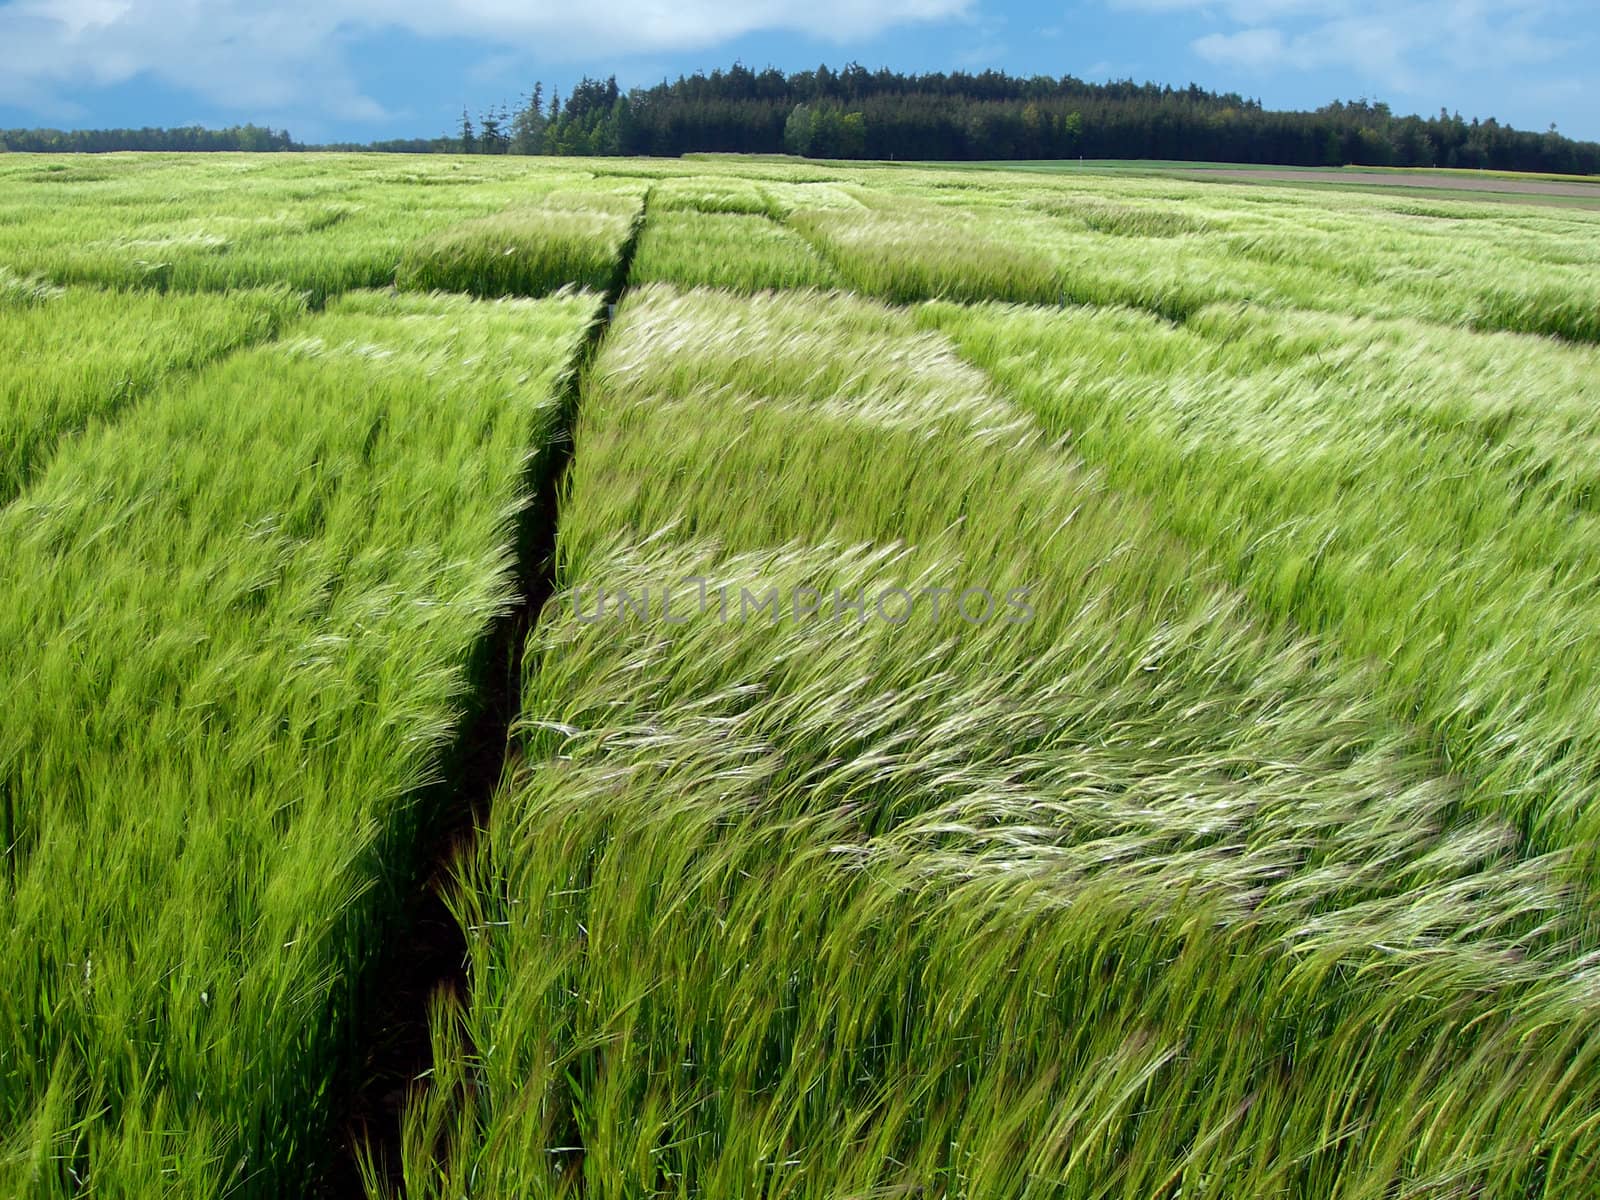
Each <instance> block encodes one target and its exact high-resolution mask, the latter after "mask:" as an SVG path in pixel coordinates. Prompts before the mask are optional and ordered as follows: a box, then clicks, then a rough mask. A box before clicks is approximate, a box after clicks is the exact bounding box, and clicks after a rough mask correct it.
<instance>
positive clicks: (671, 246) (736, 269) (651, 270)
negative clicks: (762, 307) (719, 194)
mask: <svg viewBox="0 0 1600 1200" xmlns="http://www.w3.org/2000/svg"><path fill="white" fill-rule="evenodd" d="M633 278H634V280H635V281H637V282H639V283H673V284H677V285H678V286H680V287H718V288H727V289H729V290H731V291H736V292H752V291H760V290H763V289H766V288H805V287H810V288H819V289H827V288H833V287H838V286H840V279H839V276H838V274H837V273H836V272H835V271H834V270H833V268H832V267H830V266H829V265H828V264H827V263H826V262H824V261H823V260H822V259H821V258H820V257H818V255H817V253H816V252H815V251H814V250H812V248H811V247H810V246H809V245H807V244H806V242H805V241H804V240H803V239H802V238H800V237H799V236H798V235H797V234H795V233H794V232H792V231H790V230H788V229H785V228H784V227H783V226H781V225H778V224H775V223H774V222H772V221H771V220H769V219H767V218H766V217H765V216H755V215H749V214H744V213H726V214H725V213H703V212H698V211H691V210H683V209H677V210H668V211H666V212H663V213H660V214H659V215H658V216H656V217H654V218H653V219H652V220H651V221H650V222H649V223H648V224H647V225H646V227H645V232H644V236H643V237H642V238H641V239H640V242H639V255H638V258H637V259H635V260H634V264H633Z"/></svg>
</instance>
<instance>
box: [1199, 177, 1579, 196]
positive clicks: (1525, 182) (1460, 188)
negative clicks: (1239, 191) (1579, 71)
mask: <svg viewBox="0 0 1600 1200" xmlns="http://www.w3.org/2000/svg"><path fill="white" fill-rule="evenodd" d="M1185 174H1188V175H1190V176H1192V177H1194V178H1199V179H1217V178H1226V179H1250V180H1255V181H1257V182H1263V181H1269V180H1270V181H1272V182H1276V183H1354V184H1360V185H1361V186H1363V187H1366V186H1375V187H1410V188H1443V189H1447V190H1449V191H1457V192H1509V193H1512V194H1515V195H1524V196H1582V197H1584V198H1585V199H1588V200H1596V201H1600V182H1596V183H1559V182H1557V181H1556V180H1553V179H1499V178H1495V177H1493V176H1485V177H1483V178H1472V177H1470V176H1466V175H1424V174H1409V173H1408V174H1404V175H1399V174H1396V175H1390V174H1388V173H1387V172H1382V171H1234V170H1227V169H1222V170H1203V171H1189V172H1185Z"/></svg>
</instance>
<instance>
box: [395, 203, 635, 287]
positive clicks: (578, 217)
mask: <svg viewBox="0 0 1600 1200" xmlns="http://www.w3.org/2000/svg"><path fill="white" fill-rule="evenodd" d="M642 204H643V189H634V190H632V192H631V194H630V193H628V192H620V193H619V192H604V193H583V192H578V193H560V192H557V193H554V194H552V195H551V196H549V197H547V198H546V199H545V201H544V203H543V204H541V205H540V206H538V207H533V208H521V209H513V210H510V211H508V212H504V213H498V214H496V215H495V216H492V217H483V218H479V219H478V220H475V221H470V222H468V223H466V224H464V225H461V226H458V227H455V228H452V229H448V230H445V231H443V232H441V233H439V234H437V235H435V236H434V237H432V238H427V239H424V240H422V241H420V242H417V243H415V244H414V245H413V246H412V247H411V248H410V249H409V250H407V252H406V255H405V258H404V259H403V260H402V261H401V263H400V269H399V272H398V273H397V275H396V280H395V282H396V285H397V286H399V287H400V288H402V289H408V290H417V291H454V292H468V293H471V294H472V295H475V296H507V295H520V296H542V295H546V294H548V293H550V292H554V291H557V290H559V289H560V288H563V287H566V286H568V285H572V284H576V285H577V286H579V287H587V288H590V289H592V290H595V291H601V292H603V291H605V290H606V289H607V288H609V287H610V285H611V282H612V277H613V275H614V274H615V273H616V264H617V260H618V258H619V256H620V255H621V252H622V245H623V243H624V242H625V241H626V240H627V239H628V237H629V235H630V234H631V233H632V232H633V230H634V227H635V226H636V225H637V224H638V221H639V220H640V219H642V218H641V212H642V208H641V206H642Z"/></svg>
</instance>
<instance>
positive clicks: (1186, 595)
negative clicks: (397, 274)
mask: <svg viewBox="0 0 1600 1200" xmlns="http://www.w3.org/2000/svg"><path fill="white" fill-rule="evenodd" d="M569 477H570V481H571V482H570V494H569V497H568V499H567V501H566V503H565V505H564V508H563V519H562V523H561V529H560V543H559V551H560V560H559V561H560V573H559V577H558V582H559V583H560V585H561V588H562V590H561V592H560V593H559V594H558V595H557V596H556V597H555V598H554V599H552V601H551V602H550V604H549V605H547V607H546V609H545V612H544V615H543V619H542V620H541V622H540V624H539V626H538V627H537V629H536V631H535V634H534V636H533V638H532V640H531V641H530V644H529V648H528V654H527V658H526V667H525V670H526V681H525V684H524V692H523V703H524V715H523V718H522V720H521V722H520V723H519V728H518V731H517V747H516V753H515V756H514V761H516V762H518V763H520V766H519V767H518V768H517V769H516V770H515V771H514V772H513V773H512V774H510V775H509V776H508V778H507V781H506V783H505V785H504V786H503V788H502V791H501V793H500V794H499V795H498V796H497V797H496V800H495V804H494V807H493V813H492V817H491V820H490V822H489V825H488V828H487V829H486V831H485V833H484V834H483V836H482V837H481V838H480V839H479V842H478V844H477V845H476V846H475V847H474V848H473V850H472V851H471V852H470V853H469V854H468V855H467V856H466V857H465V858H464V860H463V862H462V864H461V867H460V874H461V885H460V888H459V892H458V895H457V898H456V900H455V906H456V909H457V912H458V915H459V919H460V921H461V923H462V926H463V928H464V930H465V931H466V934H467V937H468V944H469V947H470V949H471V953H472V962H471V990H470V995H469V997H468V999H467V1000H466V1002H465V1003H464V1005H461V1006H459V1007H457V1006H451V1005H445V1006H443V1007H441V1009H440V1012H439V1014H438V1017H437V1020H436V1027H435V1056H436V1057H435V1063H434V1067H433V1074H432V1076H431V1080H430V1088H429V1090H428V1091H427V1092H426V1093H424V1094H423V1096H422V1098H421V1099H420V1100H419V1101H418V1102H417V1103H416V1104H415V1105H414V1107H413V1109H412V1112H411V1116H410V1121H409V1126H408V1138H407V1155H408V1157H407V1162H406V1185H407V1187H406V1194H407V1195H408V1196H411V1197H429V1196H437V1197H441V1198H443V1197H454V1196H458V1195H461V1194H468V1193H470V1194H474V1195H478V1194H481V1195H493V1196H519V1197H520V1196H541V1195H585V1196H615V1197H624V1196H627V1197H638V1196H655V1195H660V1196H667V1195H672V1196H681V1195H696V1196H733V1195H748V1194H763V1195H785V1196H816V1197H819V1198H821V1197H837V1196H840V1195H863V1194H877V1193H880V1192H887V1191H890V1190H894V1189H899V1188H907V1189H913V1190H925V1191H929V1192H930V1193H934V1194H941V1195H948V1196H971V1197H989V1196H1002V1195H1003V1196H1031V1195H1040V1196H1043V1195H1049V1196H1052V1197H1059V1196H1102V1195H1106V1194H1121V1195H1130V1196H1132V1195H1137V1196H1157V1195H1161V1196H1165V1195H1178V1194H1182V1195H1189V1194H1205V1195H1217V1196H1222V1195H1227V1196H1245V1195H1250V1196H1257V1195H1275V1194H1281V1195H1293V1196H1304V1197H1312V1196H1316V1197H1358V1196H1359V1197H1376V1196H1385V1195H1394V1194H1434V1193H1437V1192H1439V1190H1440V1189H1444V1188H1451V1187H1460V1188H1464V1189H1466V1190H1468V1191H1473V1190H1477V1191H1480V1192H1481V1193H1482V1194H1485V1195H1497V1196H1498V1195H1520V1194H1525V1193H1530V1192H1533V1191H1536V1190H1537V1189H1538V1188H1540V1187H1547V1188H1548V1189H1549V1190H1548V1192H1547V1193H1546V1194H1550V1195H1578V1194H1582V1193H1583V1192H1584V1191H1585V1190H1587V1189H1589V1188H1590V1187H1592V1185H1593V1184H1594V1183H1595V1182H1596V1181H1595V1179H1594V1177H1593V1167H1592V1165H1591V1164H1590V1163H1589V1162H1588V1161H1587V1159H1586V1157H1585V1155H1584V1153H1583V1151H1582V1145H1583V1142H1584V1137H1585V1132H1584V1131H1585V1129H1586V1128H1587V1122H1588V1121H1589V1120H1590V1117H1591V1115H1592V1113H1593V1111H1594V1110H1595V1105H1596V1103H1600V1085H1597V1084H1596V1083H1595V1082H1594V1079H1593V1077H1592V1074H1591V1073H1590V1072H1588V1071H1587V1070H1578V1069H1576V1068H1575V1067H1574V1065H1573V1064H1574V1063H1576V1062H1579V1061H1587V1056H1588V1055H1589V1054H1590V1051H1589V1050H1588V1048H1587V1047H1588V1038H1589V1035H1588V1033H1587V1030H1588V1029H1590V1028H1592V1025H1593V1021H1594V1019H1595V1016H1596V1013H1595V1009H1594V999H1593V995H1594V992H1593V980H1592V965H1591V964H1590V963H1589V962H1588V960H1587V959H1585V958H1583V957H1582V954H1581V936H1582V916H1581V913H1580V912H1578V911H1577V910H1575V909H1574V907H1573V905H1572V903H1571V899H1570V897H1569V895H1568V894H1567V892H1566V891H1565V889H1564V888H1563V886H1562V883H1561V866H1562V862H1561V860H1560V858H1559V857H1540V856H1537V855H1534V854H1533V853H1532V852H1531V851H1530V849H1529V847H1528V845H1527V843H1526V841H1525V840H1524V839H1523V838H1522V837H1521V836H1520V834H1519V833H1518V831H1517V829H1516V828H1515V827H1514V826H1513V825H1511V824H1509V823H1507V822H1504V821H1499V820H1495V819H1493V818H1491V817H1487V816H1483V815H1471V814H1469V813H1467V812H1466V811H1464V810H1463V808H1462V806H1461V804H1460V788H1459V785H1458V784H1457V783H1456V782H1455V781H1454V780H1453V779H1452V778H1451V777H1450V775H1449V774H1448V773H1447V772H1446V771H1445V770H1444V769H1443V766H1442V764H1440V763H1438V762H1437V761H1435V760H1434V759H1433V758H1432V757H1431V756H1430V754H1429V753H1428V748H1427V747H1426V746H1425V745H1419V744H1418V740H1417V739H1416V737H1415V735H1414V733H1413V731H1412V730H1411V729H1409V728H1408V727H1407V726H1406V725H1404V724H1403V723H1401V722H1398V721H1397V720H1396V719H1395V718H1394V717H1393V715H1392V714H1391V712H1390V711H1389V709H1388V708H1387V707H1386V706H1385V705H1383V704H1382V703H1380V702H1379V701H1377V700H1376V699H1374V692H1375V691H1376V690H1377V685H1376V684H1375V682H1374V679H1373V677H1372V676H1371V675H1369V674H1368V673H1367V672H1366V671H1364V670H1363V669H1361V668H1351V667H1348V666H1345V667H1342V668H1341V669H1339V670H1332V669H1329V666H1328V663H1329V661H1330V659H1329V656H1328V655H1327V654H1326V652H1325V650H1324V648H1323V647H1322V646H1321V645H1320V644H1319V643H1318V642H1316V641H1314V640H1308V639H1305V638H1295V637H1291V636H1289V635H1286V634H1284V633H1282V632H1280V631H1275V630H1274V629H1273V628H1271V627H1269V626H1268V625H1267V624H1265V623H1263V622H1261V621H1260V620H1259V619H1258V618H1257V617H1256V616H1255V615H1254V612H1253V608H1252V606H1251V604H1250V603H1249V601H1248V600H1247V599H1246V598H1244V597H1243V596H1241V595H1239V594H1238V593H1236V592H1234V591H1233V590H1232V589H1231V588H1230V587H1228V586H1227V584H1226V581H1225V580H1224V579H1223V577H1222V574H1221V572H1220V571H1218V570H1217V569H1215V568H1212V567H1209V566H1208V565H1207V560H1206V558H1205V556H1204V555H1197V554H1195V553H1193V552H1191V551H1190V550H1189V549H1188V548H1187V546H1186V544H1185V543H1184V542H1183V541H1181V540H1179V539H1176V538H1174V537H1173V536H1171V535H1170V534H1169V533H1167V532H1165V531H1164V530H1163V529H1162V528H1161V527H1160V526H1159V524H1158V523H1157V522H1156V521H1155V520H1154V519H1153V518H1152V517H1151V515H1150V514H1149V512H1148V511H1147V510H1146V508H1145V507H1144V506H1143V505H1142V504H1140V503H1137V502H1130V501H1129V500H1127V499H1125V498H1124V497H1122V496H1121V495H1119V494H1118V493H1116V492H1114V491H1109V490H1107V488H1106V487H1105V485H1104V484H1103V483H1102V482H1101V480H1100V479H1099V478H1098V477H1097V476H1096V475H1095V474H1094V473H1093V472H1092V471H1090V470H1088V469H1086V468H1084V467H1082V466H1080V465H1078V464H1076V463H1075V462H1074V461H1073V460H1072V458H1071V457H1070V455H1069V454H1067V453H1065V452H1064V451H1063V448H1062V447H1061V446H1060V445H1058V444H1054V443H1052V442H1051V441H1049V440H1048V439H1047V436H1046V434H1045V433H1044V431H1043V430H1042V428H1041V427H1040V426H1039V425H1038V424H1036V422H1035V421H1034V420H1033V419H1032V418H1031V417H1029V416H1028V415H1027V414H1026V413H1025V412H1024V411H1023V410H1022V409H1020V408H1018V407H1016V406H1014V405H1013V404H1012V403H1011V402H1010V401H1009V400H1008V399H1007V398H1006V397H1005V396H1004V395H1003V394H1001V393H1000V392H998V391H997V390H996V389H995V387H994V386H993V385H992V384H991V383H990V382H989V380H988V379H987V378H986V377H985V376H984V375H983V374H982V373H980V372H978V371H976V370H974V369H973V368H972V367H971V366H969V365H967V364H966V363H965V362H963V361H962V359H961V358H960V356H959V355H958V353H957V351H956V347H955V345H954V344H953V343H951V342H950V341H948V340H947V339H946V338H945V337H943V336H942V335H939V334H936V333H933V332H930V331H928V330H926V329H924V328H922V327H920V325H919V323H918V320H917V318H916V316H915V315H914V314H909V313H904V312H899V311H896V310H893V309H889V308H885V307H882V306H879V305H875V304H872V303H869V302H864V301H861V300H857V299H852V298H845V297H832V298H829V297H820V296H817V295H815V294H809V293H780V294H767V295H763V296H757V297H755V298H749V299H738V298H735V297H732V296H728V295H724V294H718V293H713V292H705V291H696V292H689V293H680V292H677V291H674V290H672V289H669V288H664V287H660V286H654V287H647V288H644V289H641V290H639V291H636V292H635V293H634V294H633V295H632V297H631V298H630V299H629V300H628V301H627V302H626V303H625V304H624V306H623V308H622V310H621V311H620V312H619V314H618V318H617V322H616V325H615V327H614V329H613V331H612V333H611V335H610V337H609V338H608V340H607V342H606V344H605V347H604V349H603V351H602V353H601V355H600V356H599V358H598V359H597V361H596V362H595V363H594V364H593V366H592V368H591V369H590V370H589V372H588V373H587V375H586V377H585V382H584V402H583V408H582V412H581V416H580V420H579V422H578V426H577V442H576V452H575V457H574V460H573V463H572V467H571V470H570V476H569ZM1529 1147H1537V1149H1535V1150H1533V1151H1531V1152H1530V1150H1529ZM1268 1148H1270V1149H1268Z"/></svg>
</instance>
